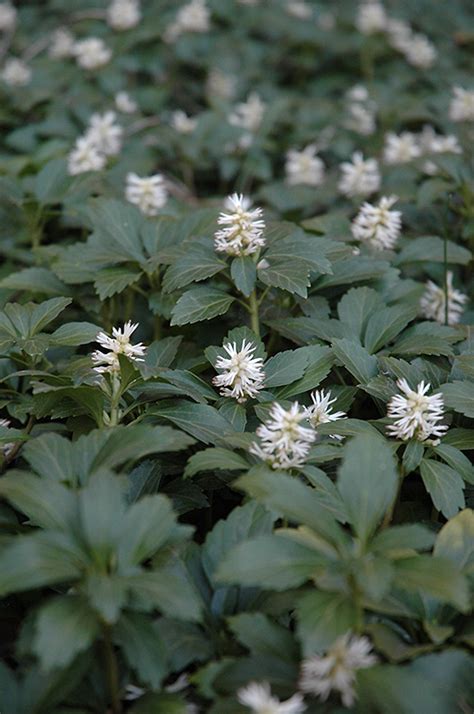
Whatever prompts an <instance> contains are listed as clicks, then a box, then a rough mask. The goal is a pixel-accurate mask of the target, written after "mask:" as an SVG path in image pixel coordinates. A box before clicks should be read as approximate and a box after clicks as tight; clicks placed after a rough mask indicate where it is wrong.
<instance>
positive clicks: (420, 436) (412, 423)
mask: <svg viewBox="0 0 474 714" xmlns="http://www.w3.org/2000/svg"><path fill="white" fill-rule="evenodd" d="M397 385H398V387H399V389H401V390H402V392H403V394H397V395H395V396H394V397H392V398H391V399H390V401H389V403H388V405H387V416H388V417H390V418H391V419H395V421H394V423H393V424H390V425H389V426H387V433H388V435H389V436H393V437H394V438H395V439H401V440H402V441H408V440H409V439H413V438H415V439H417V440H418V441H427V440H429V443H431V444H433V445H436V444H437V443H439V437H441V436H443V435H444V433H445V432H446V430H447V429H448V426H447V425H446V424H439V422H440V421H441V420H442V419H443V416H444V411H443V409H444V402H443V397H442V395H441V394H433V395H432V396H431V397H428V396H427V392H428V391H429V389H430V384H429V383H428V384H425V383H424V382H420V383H419V384H418V385H417V388H416V391H415V390H413V389H410V387H409V386H408V382H407V381H406V379H399V380H397ZM431 436H434V437H435V438H434V439H430V437H431Z"/></svg>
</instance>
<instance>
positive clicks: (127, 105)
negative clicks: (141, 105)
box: [115, 92, 138, 114]
mask: <svg viewBox="0 0 474 714" xmlns="http://www.w3.org/2000/svg"><path fill="white" fill-rule="evenodd" d="M115 106H116V107H117V109H118V110H119V112H122V114H133V112H136V111H137V109H138V106H137V103H136V102H135V101H134V100H133V99H132V98H131V96H130V95H129V94H127V92H117V94H116V95H115Z"/></svg>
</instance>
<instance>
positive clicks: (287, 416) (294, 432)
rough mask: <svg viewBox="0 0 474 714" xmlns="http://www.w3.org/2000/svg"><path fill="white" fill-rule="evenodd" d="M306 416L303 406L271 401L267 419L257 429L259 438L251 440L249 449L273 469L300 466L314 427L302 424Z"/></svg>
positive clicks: (309, 443)
mask: <svg viewBox="0 0 474 714" xmlns="http://www.w3.org/2000/svg"><path fill="white" fill-rule="evenodd" d="M306 420H307V417H306V413H305V411H304V409H301V408H300V406H299V404H298V402H293V404H292V405H291V407H290V408H289V409H283V407H282V406H281V405H280V404H278V402H274V403H273V405H272V407H271V409H270V414H269V419H268V421H266V422H265V424H261V425H260V426H259V427H258V428H257V431H256V434H257V436H258V437H259V439H260V442H259V443H257V442H254V443H253V444H252V445H251V447H250V453H251V454H254V455H255V456H258V457H259V458H261V459H262V461H265V462H266V463H267V464H269V466H271V467H272V468H273V469H292V468H299V467H301V466H303V464H304V462H305V460H306V458H307V456H308V454H309V451H310V449H311V444H312V443H313V442H314V441H315V439H316V431H315V430H314V429H313V428H308V427H305V426H302V425H301V422H305V421H306Z"/></svg>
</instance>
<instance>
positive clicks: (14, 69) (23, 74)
mask: <svg viewBox="0 0 474 714" xmlns="http://www.w3.org/2000/svg"><path fill="white" fill-rule="evenodd" d="M0 76H1V78H2V79H3V81H4V82H5V84H8V85H9V86H10V87H24V86H25V85H27V84H29V83H30V81H31V69H30V68H29V67H28V65H27V64H25V62H23V60H21V59H17V58H16V57H11V58H10V59H7V60H6V62H5V64H4V66H3V69H2V71H1V73H0Z"/></svg>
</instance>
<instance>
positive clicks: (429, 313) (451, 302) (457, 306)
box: [420, 270, 468, 325]
mask: <svg viewBox="0 0 474 714" xmlns="http://www.w3.org/2000/svg"><path fill="white" fill-rule="evenodd" d="M447 293H448V325H456V324H457V323H458V322H459V320H460V319H461V316H462V314H463V312H464V306H465V304H466V303H467V301H468V297H467V295H465V294H464V293H462V292H461V291H460V290H456V288H454V287H453V273H452V271H451V270H448V274H447ZM420 310H421V313H422V315H423V317H426V318H427V319H428V320H436V322H439V323H440V324H442V325H444V323H445V321H446V291H445V287H444V285H443V286H438V285H436V283H434V282H433V281H432V280H428V282H427V283H426V290H425V292H424V293H423V295H422V296H421V299H420Z"/></svg>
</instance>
